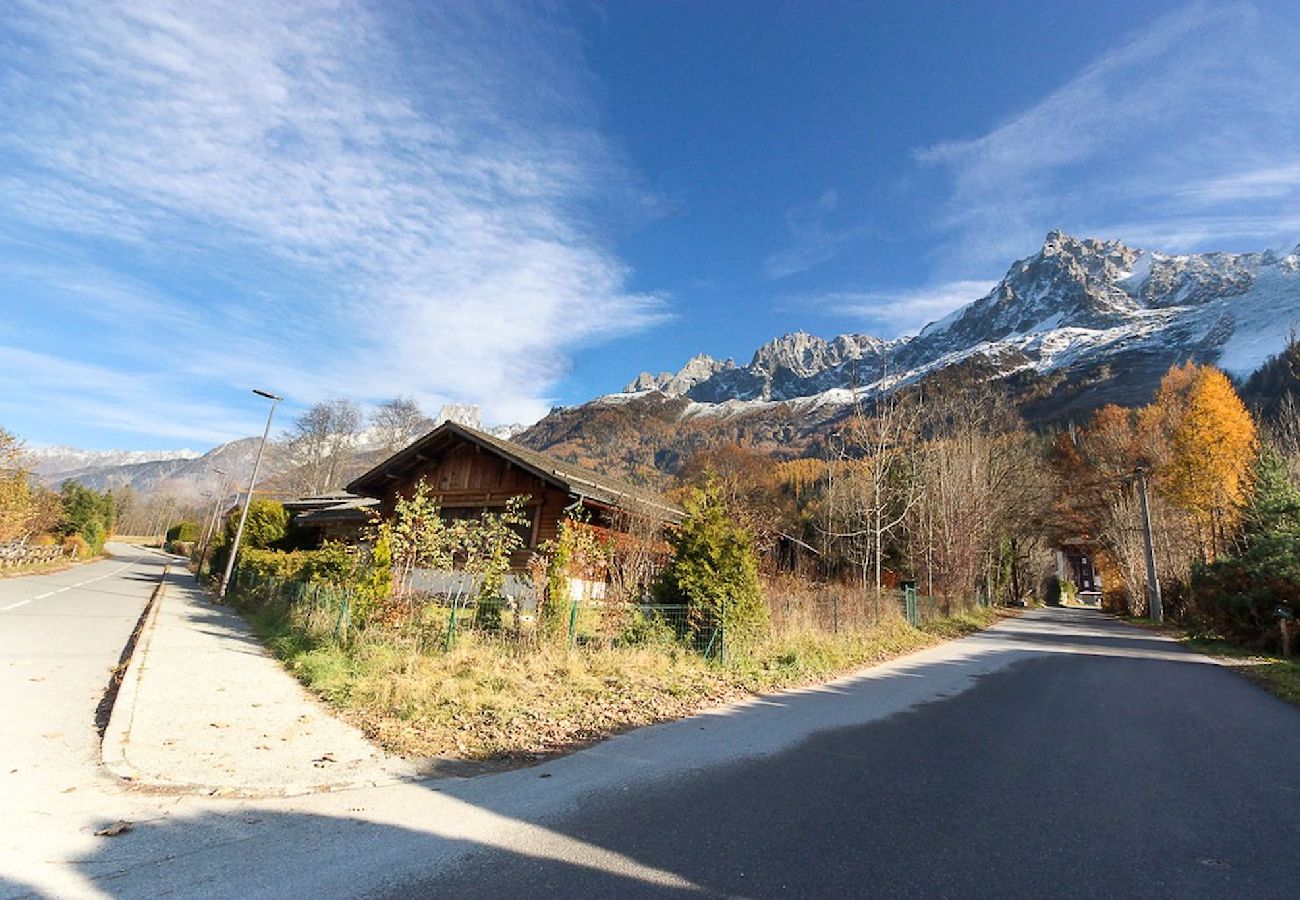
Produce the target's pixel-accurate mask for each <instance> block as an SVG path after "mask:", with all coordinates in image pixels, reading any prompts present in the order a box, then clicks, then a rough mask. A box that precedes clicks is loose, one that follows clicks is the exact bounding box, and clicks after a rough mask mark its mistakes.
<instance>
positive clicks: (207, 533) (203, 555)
mask: <svg viewBox="0 0 1300 900" xmlns="http://www.w3.org/2000/svg"><path fill="white" fill-rule="evenodd" d="M212 471H213V472H215V473H216V474H217V475H218V476H219V478H218V480H217V490H216V499H215V500H214V501H213V502H212V515H211V516H209V517H208V527H207V528H206V529H205V530H204V532H203V543H202V544H200V545H199V571H198V575H200V576H201V575H202V574H203V563H204V561H205V560H207V558H208V548H209V547H210V546H211V545H212V535H213V534H214V533H215V532H216V530H217V519H218V517H219V516H220V515H221V501H222V500H224V499H225V497H226V470H225V469H213V470H212Z"/></svg>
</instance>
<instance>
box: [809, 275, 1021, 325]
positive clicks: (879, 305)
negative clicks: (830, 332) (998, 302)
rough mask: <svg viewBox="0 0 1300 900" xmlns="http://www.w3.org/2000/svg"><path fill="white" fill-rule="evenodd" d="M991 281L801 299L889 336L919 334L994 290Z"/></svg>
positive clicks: (853, 292) (948, 283)
mask: <svg viewBox="0 0 1300 900" xmlns="http://www.w3.org/2000/svg"><path fill="white" fill-rule="evenodd" d="M995 284H996V282H992V281H969V280H962V281H950V282H945V283H942V284H934V285H929V286H926V287H920V288H908V289H905V290H894V291H889V290H880V291H833V292H830V293H826V294H819V295H817V296H810V297H803V298H801V305H804V306H813V307H815V308H817V309H818V310H819V311H822V312H833V313H835V314H837V315H845V316H853V317H855V318H858V319H861V320H862V321H863V322H865V323H867V326H868V327H869V328H871V329H873V330H874V331H875V332H876V333H879V334H882V335H884V336H886V337H891V338H892V337H897V336H899V335H903V334H916V333H917V332H919V331H920V330H921V329H922V328H924V327H925V326H926V325H928V324H929V323H931V322H934V321H937V320H939V319H942V318H943V317H944V316H946V315H947V314H948V313H950V312H952V311H953V310H954V309H957V308H958V307H960V306H965V305H966V304H967V303H970V302H972V301H974V300H978V299H979V298H981V297H983V296H984V295H985V294H987V293H988V292H989V291H991V290H992V289H993V287H994V285H995Z"/></svg>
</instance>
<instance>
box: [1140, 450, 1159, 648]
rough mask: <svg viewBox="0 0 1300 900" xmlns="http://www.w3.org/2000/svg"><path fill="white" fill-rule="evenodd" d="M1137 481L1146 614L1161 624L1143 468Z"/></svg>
mask: <svg viewBox="0 0 1300 900" xmlns="http://www.w3.org/2000/svg"><path fill="white" fill-rule="evenodd" d="M1137 481H1138V492H1139V493H1138V496H1139V497H1140V498H1141V500H1142V533H1143V536H1144V537H1145V538H1146V556H1147V605H1148V607H1149V609H1148V612H1149V613H1150V615H1151V621H1152V622H1163V621H1164V620H1165V611H1164V606H1163V604H1162V603H1161V600H1160V579H1159V578H1158V577H1156V551H1155V546H1154V545H1153V543H1152V541H1151V502H1150V500H1148V499H1147V470H1146V469H1145V468H1144V467H1141V466H1139V467H1138V470H1137Z"/></svg>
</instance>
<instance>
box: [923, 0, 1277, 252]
mask: <svg viewBox="0 0 1300 900" xmlns="http://www.w3.org/2000/svg"><path fill="white" fill-rule="evenodd" d="M1297 41H1300V10H1297V8H1296V7H1295V6H1294V5H1291V4H1269V5H1268V6H1267V8H1264V9H1261V8H1260V7H1258V6H1257V5H1256V4H1254V3H1243V2H1235V3H1228V4H1219V3H1216V4H1196V5H1193V6H1192V7H1190V8H1188V9H1186V10H1184V11H1182V12H1179V13H1177V14H1174V15H1170V16H1168V17H1165V18H1162V19H1158V20H1155V21H1152V22H1150V23H1149V24H1146V25H1140V26H1138V27H1137V28H1136V29H1135V31H1134V33H1133V35H1132V37H1131V39H1130V40H1129V41H1128V43H1126V44H1124V45H1122V46H1120V47H1118V48H1116V49H1115V50H1113V51H1111V52H1109V53H1107V54H1105V55H1103V56H1102V57H1100V58H1099V59H1097V60H1095V61H1094V62H1093V63H1092V64H1091V65H1089V66H1088V67H1086V68H1085V69H1084V70H1083V71H1081V72H1079V73H1078V74H1077V75H1075V76H1074V77H1072V78H1071V79H1070V80H1069V81H1067V82H1066V83H1065V84H1063V85H1062V86H1060V87H1059V88H1057V89H1055V90H1053V91H1052V92H1051V93H1049V94H1047V95H1046V96H1045V97H1044V98H1043V99H1042V100H1040V101H1039V102H1037V103H1035V104H1034V105H1032V106H1031V107H1029V108H1028V109H1026V110H1024V111H1022V112H1021V113H1019V114H1018V115H1015V116H1013V117H1012V118H1010V119H1009V120H1007V121H1005V122H1003V123H1001V124H999V125H998V126H997V127H995V128H993V129H992V130H990V131H988V132H987V133H985V134H983V135H980V136H977V137H974V138H971V139H962V140H950V141H945V142H942V143H939V144H936V145H934V146H930V147H926V148H923V149H921V150H919V151H918V152H917V154H916V156H917V159H918V161H919V162H920V163H921V164H922V165H923V166H924V167H926V168H929V169H931V170H933V171H936V172H938V173H940V174H941V175H942V177H943V178H944V179H945V180H946V183H947V188H946V199H945V200H944V201H943V203H942V206H941V209H940V214H939V216H938V220H937V229H938V231H939V232H940V233H941V234H943V235H945V236H946V237H947V240H948V241H949V242H950V244H949V246H948V247H947V248H946V250H945V251H944V253H943V254H942V256H944V257H946V258H947V260H948V262H949V266H950V267H951V268H963V267H964V268H965V269H966V270H970V269H972V268H978V267H980V266H984V267H988V266H991V265H994V264H998V263H1005V261H1006V260H1008V259H1013V258H1015V257H1016V256H1019V255H1023V254H1024V252H1025V251H1026V249H1027V248H1029V247H1031V246H1033V245H1034V243H1035V242H1036V241H1037V240H1040V239H1041V237H1042V235H1043V233H1044V232H1045V231H1047V230H1048V229H1050V228H1052V227H1057V226H1062V227H1066V228H1068V229H1071V230H1075V231H1086V232H1091V233H1097V234H1099V235H1101V236H1106V237H1119V238H1124V239H1128V240H1131V241H1134V242H1137V241H1139V240H1145V239H1153V240H1159V241H1161V244H1160V245H1159V246H1157V247H1155V249H1165V250H1174V251H1180V250H1198V249H1211V248H1213V249H1231V248H1232V247H1236V246H1239V245H1246V246H1257V247H1263V246H1275V245H1278V244H1281V243H1286V242H1287V241H1291V242H1294V240H1295V239H1296V238H1297V237H1300V217H1297V215H1296V214H1295V212H1294V211H1295V210H1296V209H1297V208H1300V178H1297V177H1296V176H1297V173H1300V150H1297V148H1298V147H1300V94H1297V93H1296V91H1295V90H1294V85H1295V83H1296V79H1297V78H1298V77H1300V65H1298V64H1297V57H1296V55H1295V52H1294V48H1295V46H1296V42H1297ZM1135 210H1137V211H1140V212H1138V213H1137V214H1136V215H1135V213H1134V211H1135Z"/></svg>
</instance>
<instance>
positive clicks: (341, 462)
mask: <svg viewBox="0 0 1300 900" xmlns="http://www.w3.org/2000/svg"><path fill="white" fill-rule="evenodd" d="M360 429H361V411H360V410H359V409H358V408H357V405H356V404H355V403H353V402H352V401H351V400H344V399H337V398H336V399H333V400H322V401H320V402H319V403H316V404H315V405H314V406H312V407H311V408H310V409H308V410H307V411H306V412H304V413H303V414H302V415H300V416H299V417H298V418H297V419H296V420H295V421H294V423H293V427H292V428H291V429H290V430H289V431H288V432H286V434H285V450H286V453H287V455H288V457H289V460H290V463H291V464H292V465H293V466H294V469H295V471H294V474H293V481H294V484H295V487H296V488H297V489H298V490H300V491H302V492H304V493H307V494H323V493H325V492H327V491H330V490H335V489H337V488H339V487H340V486H341V482H342V480H343V473H344V471H345V470H346V468H347V466H348V464H349V463H350V462H351V461H352V458H353V453H354V451H355V449H356V440H357V432H358V431H359V430H360Z"/></svg>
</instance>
